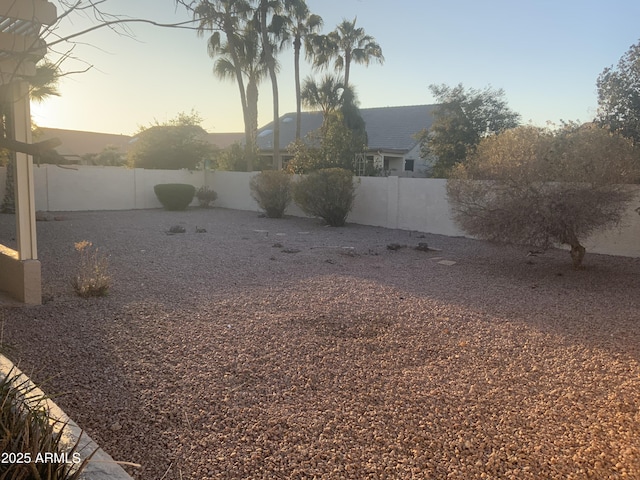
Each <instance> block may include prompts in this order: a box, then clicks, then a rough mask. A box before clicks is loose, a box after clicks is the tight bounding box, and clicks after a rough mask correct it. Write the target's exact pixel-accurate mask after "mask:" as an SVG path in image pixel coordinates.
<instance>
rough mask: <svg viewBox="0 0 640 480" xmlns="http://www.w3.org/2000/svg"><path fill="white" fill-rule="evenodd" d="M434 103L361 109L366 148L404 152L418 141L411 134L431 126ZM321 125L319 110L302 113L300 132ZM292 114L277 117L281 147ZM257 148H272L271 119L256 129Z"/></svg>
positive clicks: (287, 139) (289, 137)
mask: <svg viewBox="0 0 640 480" xmlns="http://www.w3.org/2000/svg"><path fill="white" fill-rule="evenodd" d="M437 107H438V106H437V105H408V106H401V107H378V108H362V109H360V114H361V115H362V118H363V119H364V121H365V124H366V129H367V136H368V138H369V145H368V146H369V150H384V151H396V152H408V151H409V150H411V149H413V148H414V147H415V146H416V144H417V143H418V140H416V139H415V138H414V135H415V134H416V133H418V132H420V131H422V130H424V129H429V128H431V124H432V123H433V112H434V110H435V109H436V108H437ZM321 125H322V113H320V112H302V115H301V135H302V137H303V138H304V137H305V136H306V135H307V134H308V133H310V132H312V131H313V130H317V129H318V128H320V126H321ZM295 133H296V114H295V113H287V114H285V115H283V116H282V117H280V148H281V149H282V150H285V149H286V148H287V146H288V145H289V144H290V143H291V142H293V141H294V140H295ZM258 148H260V149H261V150H271V149H272V148H273V122H270V123H269V124H267V125H265V126H264V127H262V128H261V129H260V130H258Z"/></svg>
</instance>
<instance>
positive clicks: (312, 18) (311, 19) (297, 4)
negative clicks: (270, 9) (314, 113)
mask: <svg viewBox="0 0 640 480" xmlns="http://www.w3.org/2000/svg"><path fill="white" fill-rule="evenodd" d="M287 10H288V12H289V16H290V22H291V23H290V25H289V33H290V35H291V36H292V37H293V66H294V76H295V85H296V140H298V139H299V138H300V130H301V111H302V97H301V89H300V50H301V49H302V42H303V40H304V41H305V44H307V45H308V42H307V41H306V40H307V38H310V37H311V36H312V35H315V33H316V32H317V31H318V30H319V29H320V28H322V25H323V21H322V17H321V16H320V15H315V14H312V13H311V12H310V11H309V7H308V6H307V4H306V2H305V0H297V1H291V2H289V4H288V5H287ZM309 54H310V50H309V49H307V58H309Z"/></svg>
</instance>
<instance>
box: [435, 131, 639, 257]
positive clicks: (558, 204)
mask: <svg viewBox="0 0 640 480" xmlns="http://www.w3.org/2000/svg"><path fill="white" fill-rule="evenodd" d="M639 181H640V163H639V161H638V151H637V150H636V149H635V148H634V146H633V145H632V144H631V142H630V141H629V140H628V139H625V138H623V137H621V136H619V135H616V134H612V133H611V132H610V131H609V130H607V129H603V128H600V127H597V126H596V125H593V124H586V125H583V126H578V125H573V124H570V125H566V126H565V127H564V128H563V129H561V130H560V131H558V132H551V131H548V130H544V129H540V128H536V127H532V126H525V127H517V128H514V129H510V130H506V131H504V132H502V133H499V134H497V135H493V136H490V137H486V138H483V139H482V140H481V141H480V143H479V145H478V147H477V149H476V151H475V152H474V154H473V155H472V156H471V157H470V158H469V159H468V162H467V163H466V164H464V165H463V164H458V165H457V167H456V168H455V169H454V172H453V175H452V178H450V179H449V181H448V183H447V193H448V196H449V200H450V203H451V205H452V208H453V212H454V219H455V221H456V222H457V223H458V224H459V225H460V226H461V227H462V229H463V230H465V231H466V232H467V233H469V234H471V235H474V236H477V237H479V238H485V239H489V240H493V241H499V242H508V243H515V244H524V245H532V246H536V247H542V248H547V247H549V246H551V245H553V244H556V243H558V244H565V245H568V246H569V247H570V248H571V250H570V253H571V257H572V260H573V264H574V267H576V268H577V267H579V266H580V265H581V263H582V259H583V257H584V254H585V248H584V247H583V246H582V244H581V242H582V241H583V240H584V239H585V238H587V237H588V236H589V235H591V234H592V233H594V232H597V231H600V230H604V229H607V228H610V227H612V226H614V225H616V224H617V223H618V222H619V220H620V218H621V216H622V214H623V213H624V212H625V211H626V209H627V208H628V206H629V202H630V201H632V200H633V198H634V197H635V193H634V190H633V189H631V188H629V185H628V184H630V183H638V182H639Z"/></svg>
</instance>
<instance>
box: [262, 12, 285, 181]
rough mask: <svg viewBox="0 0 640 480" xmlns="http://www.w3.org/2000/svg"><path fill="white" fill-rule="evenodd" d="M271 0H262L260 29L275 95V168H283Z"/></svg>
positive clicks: (272, 89)
mask: <svg viewBox="0 0 640 480" xmlns="http://www.w3.org/2000/svg"><path fill="white" fill-rule="evenodd" d="M268 13H269V2H268V1H267V0H260V30H261V32H260V33H261V35H262V49H263V50H264V53H265V61H266V64H267V67H268V69H269V77H270V79H271V91H272V95H273V168H275V169H276V170H282V158H281V157H280V112H279V109H278V103H279V98H278V76H277V75H276V60H275V58H274V56H273V48H272V46H271V43H270V42H269V31H268V30H267V15H268Z"/></svg>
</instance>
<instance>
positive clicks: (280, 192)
mask: <svg viewBox="0 0 640 480" xmlns="http://www.w3.org/2000/svg"><path fill="white" fill-rule="evenodd" d="M250 187H251V196H252V197H253V198H254V199H255V201H256V202H258V205H259V206H260V208H261V209H263V210H264V212H265V214H266V215H267V217H269V218H282V216H283V215H284V211H285V210H286V209H287V206H288V205H289V203H290V202H291V175H289V174H288V173H286V172H284V171H282V170H279V171H275V170H265V171H264V172H261V173H259V174H258V175H256V176H254V177H253V178H252V179H251V184H250Z"/></svg>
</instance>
